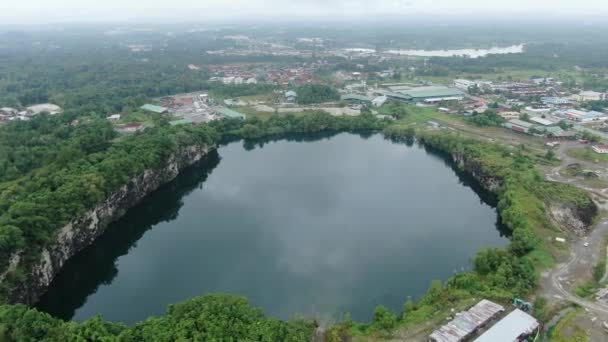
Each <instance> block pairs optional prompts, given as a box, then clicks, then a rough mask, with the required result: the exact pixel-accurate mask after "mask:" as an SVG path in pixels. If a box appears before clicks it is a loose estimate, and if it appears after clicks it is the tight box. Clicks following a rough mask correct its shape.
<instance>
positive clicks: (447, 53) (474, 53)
mask: <svg viewBox="0 0 608 342" xmlns="http://www.w3.org/2000/svg"><path fill="white" fill-rule="evenodd" d="M522 52H524V45H523V44H519V45H512V46H505V47H498V46H495V47H491V48H488V49H453V50H388V51H387V53H390V54H394V55H404V56H418V57H454V56H458V57H465V56H466V57H469V58H479V57H485V56H487V55H504V54H509V53H522Z"/></svg>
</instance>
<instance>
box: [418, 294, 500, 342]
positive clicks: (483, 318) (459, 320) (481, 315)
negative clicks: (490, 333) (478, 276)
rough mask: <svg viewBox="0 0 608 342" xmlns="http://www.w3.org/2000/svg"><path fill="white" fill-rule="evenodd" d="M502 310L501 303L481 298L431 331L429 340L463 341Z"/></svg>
mask: <svg viewBox="0 0 608 342" xmlns="http://www.w3.org/2000/svg"><path fill="white" fill-rule="evenodd" d="M503 311H505V308H504V307H503V306H502V305H498V304H496V303H494V302H491V301H489V300H487V299H483V300H481V301H480V302H479V303H477V304H475V305H474V306H473V307H471V308H470V309H469V310H467V311H465V312H461V313H458V314H456V318H454V319H453V320H451V321H450V322H448V323H447V324H445V325H443V326H441V327H440V328H439V329H437V330H435V331H433V333H432V334H431V335H430V336H429V340H430V341H431V342H460V341H464V340H465V339H467V338H469V337H471V336H472V335H473V334H474V333H475V332H477V331H478V330H479V329H481V328H482V327H484V326H485V325H487V324H488V323H489V322H490V321H491V320H493V319H494V318H496V317H497V316H498V315H499V314H500V313H501V312H503Z"/></svg>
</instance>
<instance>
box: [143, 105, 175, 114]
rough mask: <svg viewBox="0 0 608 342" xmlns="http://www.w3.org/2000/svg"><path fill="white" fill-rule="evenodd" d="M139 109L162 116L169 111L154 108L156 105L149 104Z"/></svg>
mask: <svg viewBox="0 0 608 342" xmlns="http://www.w3.org/2000/svg"><path fill="white" fill-rule="evenodd" d="M139 108H140V109H142V110H145V111H147V112H152V113H157V114H163V113H167V112H168V111H169V109H168V108H165V107H161V106H156V105H153V104H149V103H148V104H145V105H143V106H141V107H139Z"/></svg>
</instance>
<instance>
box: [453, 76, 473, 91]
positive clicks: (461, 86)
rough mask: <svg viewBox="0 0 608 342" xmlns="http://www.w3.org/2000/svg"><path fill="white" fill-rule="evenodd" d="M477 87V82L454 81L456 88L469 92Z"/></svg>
mask: <svg viewBox="0 0 608 342" xmlns="http://www.w3.org/2000/svg"><path fill="white" fill-rule="evenodd" d="M473 86H477V82H474V81H470V80H464V79H456V80H454V87H456V88H458V89H460V90H464V91H467V90H468V89H469V88H470V87H473Z"/></svg>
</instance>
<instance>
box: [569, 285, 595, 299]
mask: <svg viewBox="0 0 608 342" xmlns="http://www.w3.org/2000/svg"><path fill="white" fill-rule="evenodd" d="M596 290H597V284H596V283H595V282H594V281H586V282H584V283H582V284H581V285H579V286H577V287H576V290H575V291H574V292H575V293H576V295H577V296H579V297H581V298H591V297H592V296H593V295H594V294H595V291H596Z"/></svg>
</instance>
